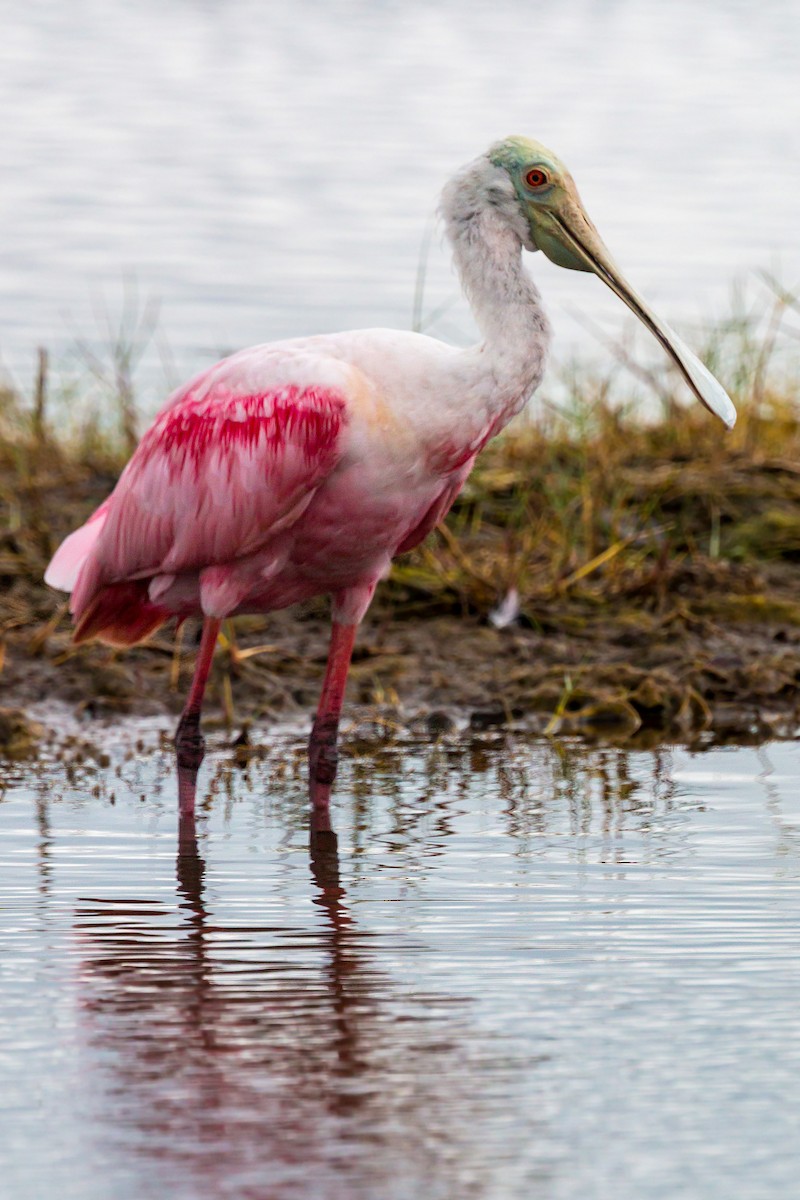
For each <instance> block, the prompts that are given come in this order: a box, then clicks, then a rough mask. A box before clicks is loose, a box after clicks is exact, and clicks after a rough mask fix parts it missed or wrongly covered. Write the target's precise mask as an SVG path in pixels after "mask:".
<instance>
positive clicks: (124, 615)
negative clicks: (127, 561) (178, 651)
mask: <svg viewBox="0 0 800 1200" xmlns="http://www.w3.org/2000/svg"><path fill="white" fill-rule="evenodd" d="M108 505H109V501H108V500H106V501H105V503H104V504H101V505H100V507H99V508H98V509H97V511H96V512H94V513H93V514H92V515H91V517H90V518H89V520H88V521H87V522H86V524H85V525H81V527H80V529H76V530H75V532H74V533H71V534H70V535H69V537H68V538H66V539H65V540H64V541H63V542H62V543H61V545H60V546H59V548H58V550H56V552H55V554H54V555H53V558H52V560H51V562H50V565H49V567H48V568H47V571H46V572H45V576H44V578H45V583H48V584H49V585H50V587H54V588H59V589H60V590H61V591H63V592H72V603H71V605H70V607H71V611H72V614H73V616H74V617H75V622H76V628H75V637H74V640H75V641H76V642H86V641H89V639H90V638H94V637H96V638H100V640H101V641H104V642H107V643H108V644H109V645H111V646H133V645H135V644H136V642H141V641H142V640H143V639H144V638H146V637H148V636H149V635H150V634H151V633H153V632H154V631H155V630H156V629H158V627H159V626H160V625H163V624H164V621H165V620H166V619H167V618H168V617H169V615H170V614H169V612H168V611H167V609H164V608H160V607H158V606H157V605H155V604H151V603H150V601H149V599H148V596H147V587H148V581H147V580H131V581H125V582H122V583H111V584H106V585H105V586H103V585H102V584H101V583H100V579H99V571H98V569H97V565H96V563H94V562H93V561H92V550H93V548H94V545H95V542H96V541H97V539H98V537H99V536H100V532H101V530H102V528H103V525H104V524H105V520H106V516H107V513H108Z"/></svg>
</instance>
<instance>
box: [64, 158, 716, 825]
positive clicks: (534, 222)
mask: <svg viewBox="0 0 800 1200" xmlns="http://www.w3.org/2000/svg"><path fill="white" fill-rule="evenodd" d="M441 212H442V215H443V218H444V223H445V227H446V232H447V235H448V238H449V241H450V243H451V246H452V249H453V255H454V260H455V265H456V269H457V271H458V274H459V277H460V280H461V283H462V285H463V287H464V289H465V291H466V293H467V295H468V297H469V299H470V301H471V303H472V307H473V311H474V315H475V318H476V321H477V323H478V326H479V328H480V331H481V334H482V341H481V342H480V344H479V345H476V346H474V347H472V348H469V349H466V350H459V349H455V348H453V347H450V346H447V345H444V344H443V343H441V342H439V341H436V340H434V339H432V338H429V337H425V336H422V335H420V334H414V333H405V332H399V331H395V330H385V329H370V330H360V331H354V332H347V333H338V334H331V335H325V336H317V337H308V338H300V339H295V340H291V341H284V342H275V343H272V344H269V345H264V346H256V347H254V348H253V349H250V350H244V351H242V352H240V353H238V354H234V355H233V356H232V357H230V358H227V359H224V360H223V361H222V362H220V363H217V364H216V365H215V366H213V367H211V368H210V369H209V370H206V371H204V372H202V373H201V374H200V375H198V376H196V377H195V378H194V379H192V380H191V381H190V382H189V383H187V384H186V385H184V386H183V387H181V388H179V389H178V390H177V391H176V392H174V393H173V395H172V396H171V397H170V398H169V400H168V401H167V403H166V405H165V407H164V408H163V409H162V411H161V412H160V414H159V415H158V417H157V418H156V420H155V421H154V423H153V425H152V426H151V427H150V428H149V429H148V431H147V433H145V435H144V437H143V438H142V440H141V442H140V444H139V446H138V447H137V449H136V451H135V453H134V454H133V457H132V458H131V460H130V462H129V463H128V465H127V466H126V468H125V470H124V471H123V473H122V475H121V477H120V480H119V483H118V484H117V486H116V488H115V489H114V491H113V493H112V494H111V496H109V498H108V499H107V500H106V501H105V503H104V504H102V505H101V506H100V508H99V509H98V510H97V511H96V512H95V513H94V514H93V516H92V517H90V519H89V521H88V522H87V523H86V524H85V525H83V526H82V527H81V528H80V529H78V530H77V531H76V532H75V533H73V534H72V535H71V536H70V537H68V538H67V539H66V541H65V542H64V543H63V544H62V545H61V547H60V548H59V550H58V551H57V553H56V554H55V556H54V558H53V560H52V562H51V563H50V566H49V568H48V571H47V574H46V576H45V578H46V580H47V582H48V583H50V584H51V585H52V586H53V587H56V588H61V589H62V590H64V591H71V592H72V603H71V610H72V613H73V616H74V620H75V623H76V629H75V641H76V642H84V641H87V640H88V639H89V638H99V639H100V640H102V641H104V642H107V643H109V644H111V645H113V646H130V645H133V644H135V643H136V642H139V641H141V640H143V639H144V638H146V637H148V635H150V634H151V633H153V631H154V630H156V629H158V627H159V626H160V625H162V624H163V623H164V622H165V621H168V620H169V619H170V618H172V617H177V618H179V619H183V618H185V617H189V616H199V617H201V618H202V621H203V632H202V639H201V642H200V649H199V653H198V657H197V663H196V667H195V672H194V678H193V681H192V685H191V689H190V691H189V695H188V698H187V701H186V705H185V707H184V710H183V714H182V716H181V718H180V722H179V725H178V728H177V733H176V739H175V740H176V747H177V753H178V764H179V768H180V767H183V768H184V769H186V770H188V771H190V772H192V771H193V772H194V775H195V776H196V772H197V767H198V766H199V762H200V760H201V759H202V754H203V739H202V735H201V733H200V712H201V706H202V702H203V693H204V690H205V686H206V682H207V679H208V674H209V669H210V666H211V660H212V656H213V653H214V647H215V645H216V641H217V635H218V633H219V628H220V622H221V621H222V620H223V619H225V618H227V617H233V616H236V615H237V614H240V613H265V612H270V611H272V610H273V609H279V608H285V607H287V606H289V605H292V604H296V603H298V602H299V601H301V600H306V599H308V598H309V597H311V596H315V595H318V594H319V593H329V594H330V595H331V598H332V617H333V629H332V636H331V643H330V653H329V657H328V664H327V669H326V672H325V679H324V682H323V685H322V694H321V698H320V701H319V707H318V709H317V713H316V718H315V720H314V724H313V728H312V731H311V737H310V741H309V752H308V753H309V791H310V798H311V802H312V804H313V805H314V806H315V808H317V809H325V808H327V806H328V804H329V799H330V792H331V786H332V784H333V781H334V777H335V774H336V765H337V736H338V727H339V718H340V713H341V709H342V702H343V698H344V691H345V684H346V681H347V673H348V668H349V665H350V658H351V654H352V650H353V644H354V641H355V637H356V630H357V628H358V625H359V622H360V621H361V619H362V617H363V616H364V614H365V612H366V611H367V608H368V606H369V603H370V601H371V599H372V596H373V593H374V591H375V587H376V585H377V583H378V581H379V580H380V579H381V578H382V577H383V576H385V575H386V573H387V572H388V570H389V568H390V565H391V562H392V559H393V558H394V557H395V556H396V555H398V554H402V553H404V552H405V551H406V550H410V549H411V548H412V547H413V546H416V545H417V544H418V543H419V542H421V541H422V540H423V538H424V537H426V535H427V534H428V533H430V531H431V530H432V529H433V528H434V527H435V526H436V525H437V524H438V523H439V522H440V521H441V520H442V519H443V517H444V516H445V514H446V513H447V511H448V509H449V508H450V506H451V505H452V503H453V501H454V499H455V498H456V496H457V495H458V493H459V492H460V491H461V489H462V487H463V486H464V482H465V480H466V479H467V476H468V475H469V473H470V471H471V469H472V465H473V463H474V462H475V458H476V456H477V455H478V454H479V453H480V451H481V449H482V448H483V447H484V446H485V445H486V443H487V442H488V441H489V439H490V438H492V437H494V436H495V435H496V434H497V433H499V432H500V430H501V429H502V428H503V427H504V426H505V425H506V424H507V423H508V421H510V420H511V418H512V417H513V416H514V415H515V414H516V413H518V412H520V410H521V409H522V408H523V407H524V405H525V404H526V402H527V401H528V399H529V398H530V397H531V395H532V394H533V392H534V390H535V389H536V387H537V386H538V384H539V382H540V381H541V378H542V374H543V370H544V363H545V355H546V350H547V345H548V341H549V329H548V324H547V320H546V318H545V315H544V312H543V310H542V307H541V302H540V298H539V293H538V291H537V290H536V287H535V286H534V284H533V281H532V280H531V278H530V277H529V275H528V274H527V272H526V270H525V269H524V267H523V264H522V261H521V258H522V256H521V251H522V250H523V249H525V250H529V251H535V250H542V251H544V253H545V254H546V255H547V256H548V257H549V258H551V259H552V260H553V261H554V262H556V263H558V264H559V265H560V266H563V267H568V268H571V269H573V270H578V271H593V272H595V273H596V274H597V275H598V276H599V277H600V278H601V279H602V280H603V282H604V283H606V284H607V285H608V286H609V287H610V288H612V290H613V291H614V292H616V293H617V295H618V296H619V297H620V298H621V299H622V300H624V301H625V303H626V304H627V305H628V306H629V307H630V308H631V309H632V311H633V312H634V313H635V314H636V315H637V316H638V317H639V318H640V320H642V321H643V322H644V324H645V325H646V326H647V327H648V328H649V329H650V331H651V332H652V333H653V334H654V335H655V336H656V338H657V339H658V341H659V342H660V343H661V345H662V346H663V347H664V349H665V350H666V351H667V352H668V353H669V354H670V355H671V357H672V358H673V360H674V361H675V363H676V365H677V366H678V368H679V370H680V371H681V373H682V375H683V377H684V378H685V380H686V382H687V383H688V385H689V387H690V388H691V390H692V392H693V393H694V395H695V396H696V397H697V398H698V399H699V400H700V401H701V402H702V403H703V404H705V405H706V407H707V408H709V409H710V410H711V411H712V412H714V413H716V414H717V415H718V416H719V417H720V418H721V419H722V420H723V421H724V422H725V424H726V425H728V426H732V425H733V422H734V421H735V419H736V413H735V410H734V408H733V405H732V403H731V401H730V399H729V398H728V396H727V395H726V393H725V392H724V390H723V389H722V388H721V387H720V385H719V384H718V383H717V381H716V380H715V379H714V378H713V376H711V375H710V374H709V372H708V371H707V370H706V368H705V367H704V366H703V365H702V364H701V363H700V362H699V361H698V360H697V359H696V358H695V357H694V355H693V354H692V353H691V351H690V350H688V349H687V348H686V346H684V345H683V343H682V342H680V340H679V339H678V338H677V337H676V335H675V334H674V333H672V331H671V330H670V329H669V328H668V327H667V326H666V325H665V324H664V323H663V322H662V321H660V320H659V319H658V318H657V317H656V316H655V315H654V314H653V313H652V312H651V311H650V310H649V309H648V308H647V306H646V305H645V303H644V301H643V300H642V299H641V298H640V297H639V296H638V295H637V294H636V293H635V292H634V291H633V290H632V288H631V287H630V286H629V285H628V284H627V283H626V282H625V280H624V279H623V277H622V275H621V274H620V272H619V270H618V269H617V267H616V266H615V265H614V262H613V260H612V259H611V257H610V255H609V253H608V251H607V250H606V248H605V246H604V245H603V242H602V241H601V239H600V237H599V235H598V233H597V231H596V230H595V228H594V226H593V225H592V224H591V222H590V221H589V219H588V217H587V216H586V214H585V212H584V210H583V206H582V204H581V201H580V198H579V196H578V193H577V190H576V188H575V184H574V183H573V181H572V178H571V176H570V175H569V173H568V172H567V170H566V169H565V167H564V166H563V165H562V164H561V163H560V162H559V160H558V159H557V158H556V156H555V155H554V154H552V153H551V152H550V151H549V150H547V149H546V148H545V147H544V146H542V145H540V144H539V143H537V142H533V141H528V140H526V139H523V138H507V139H506V140H505V141H502V142H498V143H496V144H495V145H493V146H492V147H490V149H489V150H488V151H487V152H486V153H485V154H483V155H481V156H480V157H479V158H477V159H476V160H475V161H474V162H472V163H470V164H469V165H467V166H466V167H464V168H463V169H462V170H461V171H459V172H458V173H457V174H456V175H455V176H454V177H453V178H452V179H451V180H450V182H449V183H448V184H447V186H446V188H445V190H444V194H443V197H442V205H441ZM193 803H194V789H193V786H192V787H191V788H189V787H185V788H182V789H181V811H182V812H189V811H191V809H192V807H193Z"/></svg>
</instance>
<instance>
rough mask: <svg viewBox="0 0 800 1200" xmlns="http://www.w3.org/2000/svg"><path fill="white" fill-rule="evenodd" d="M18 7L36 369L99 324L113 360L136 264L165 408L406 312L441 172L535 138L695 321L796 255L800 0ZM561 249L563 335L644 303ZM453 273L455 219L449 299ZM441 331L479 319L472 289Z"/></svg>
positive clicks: (90, 336)
mask: <svg viewBox="0 0 800 1200" xmlns="http://www.w3.org/2000/svg"><path fill="white" fill-rule="evenodd" d="M0 15H2V16H3V37H2V38H1V39H0V119H2V126H3V166H4V172H3V183H2V188H0V219H1V220H2V229H3V234H4V250H3V265H2V272H0V355H1V356H2V361H3V362H4V363H5V364H6V365H7V366H8V367H9V368H10V369H11V370H12V371H13V372H14V374H15V376H16V378H17V379H18V381H19V383H20V385H24V386H26V387H27V386H28V385H29V384H30V380H31V377H32V374H33V362H34V349H35V347H36V346H37V345H40V344H44V345H46V346H49V347H50V349H51V350H54V351H55V352H56V354H57V357H59V358H60V359H61V361H62V363H63V361H64V359H63V352H64V351H65V348H66V347H68V346H70V345H71V344H73V342H74V339H75V338H76V337H80V338H82V339H86V340H87V341H88V343H89V345H90V346H91V348H92V349H93V350H94V351H95V352H96V353H98V354H100V356H101V357H102V358H104V359H107V358H108V351H107V346H106V345H105V343H106V342H107V340H108V336H109V335H107V333H106V320H107V318H108V317H109V315H110V323H111V325H112V326H116V324H117V322H118V320H119V319H120V315H121V313H122V311H123V310H124V307H125V306H124V304H123V299H122V291H123V287H122V284H123V279H124V278H128V279H129V280H134V281H136V282H137V284H138V302H135V300H134V295H133V289H132V290H131V293H130V295H129V297H128V299H129V301H130V307H131V309H133V310H136V308H137V307H138V308H139V310H140V311H141V308H142V306H143V305H144V301H145V298H146V297H147V296H150V297H151V298H154V299H157V300H159V301H160V302H161V305H162V311H161V328H162V333H163V338H162V340H161V342H160V343H159V345H152V346H150V347H149V348H148V349H147V350H146V352H145V359H144V365H143V369H142V371H141V372H140V384H141V387H140V391H141V394H142V396H143V400H144V402H145V403H146V404H147V405H148V406H152V405H154V404H155V403H156V401H157V400H158V399H159V398H160V397H161V396H162V395H163V392H164V389H165V387H166V386H168V382H174V381H175V380H180V379H181V378H182V377H184V376H185V375H186V374H187V373H188V372H191V371H195V370H197V369H199V368H201V367H203V366H204V365H206V364H208V363H209V362H212V361H213V360H214V359H215V358H217V357H218V356H219V355H220V354H221V353H222V352H225V351H227V350H230V349H235V348H237V347H240V346H246V345H249V344H252V343H257V342H262V341H267V340H269V339H272V338H277V337H286V336H293V335H296V334H305V333H309V332H316V331H325V330H331V329H341V328H349V327H360V326H373V325H390V326H396V327H400V328H408V327H409V325H410V322H411V315H412V304H413V297H414V286H415V273H416V269H417V257H418V250H419V247H420V242H421V240H422V236H423V231H424V229H425V224H426V221H427V220H428V218H429V216H430V215H431V214H432V213H433V211H434V208H435V205H436V202H437V197H438V194H439V191H440V189H441V186H442V183H443V181H444V179H445V178H446V177H447V176H448V175H449V173H450V172H451V171H452V170H454V169H455V168H456V167H457V166H459V165H460V164H461V163H462V162H465V161H467V160H468V159H471V158H472V157H474V156H475V155H476V154H478V153H479V152H481V151H482V150H483V149H484V148H485V147H486V146H487V145H488V144H489V143H490V142H492V141H494V140H496V139H497V138H499V137H503V136H506V135H507V134H509V133H524V134H527V135H529V136H533V137H538V138H540V139H541V140H542V141H544V142H545V143H546V144H549V145H552V147H553V148H554V149H555V150H556V151H557V152H558V153H559V154H561V155H562V156H563V158H564V160H565V161H566V162H567V163H568V164H569V165H570V167H571V169H572V171H573V174H574V175H575V176H576V179H577V181H578V184H579V187H580V188H581V191H582V194H583V197H584V200H585V201H586V203H587V206H588V210H589V212H590V213H591V214H592V216H593V218H594V220H595V221H596V222H597V224H598V227H599V228H600V230H601V232H602V233H603V235H604V237H605V238H606V240H607V242H608V244H609V246H610V247H611V249H612V251H613V252H614V254H615V256H616V257H617V258H618V260H619V262H620V264H621V265H622V266H623V267H625V268H626V269H627V270H628V271H629V273H630V277H631V280H632V282H633V283H634V284H635V285H636V286H637V287H638V288H639V289H640V290H641V291H642V292H643V293H644V295H645V296H647V297H649V298H650V299H651V300H652V301H653V303H655V304H656V305H657V306H658V307H659V308H660V309H661V310H662V311H663V312H664V314H665V315H666V316H668V317H671V318H673V319H674V320H676V321H677V322H678V323H681V324H684V325H687V324H688V326H690V327H691V325H692V324H693V323H695V322H697V321H699V320H702V321H706V320H708V319H709V318H710V317H712V316H714V315H719V314H721V313H723V312H727V310H728V293H729V289H730V286H731V282H732V280H733V279H734V278H735V277H736V276H740V275H741V274H742V273H744V272H748V271H753V270H755V269H757V268H761V267H766V268H774V269H777V270H779V271H780V272H781V274H782V276H783V278H784V280H785V282H786V283H787V284H788V285H793V284H795V283H796V281H797V276H798V273H800V251H799V250H798V242H797V237H796V221H797V205H796V197H797V194H798V191H799V190H800V157H798V155H797V154H796V153H795V150H794V147H795V142H796V131H797V123H798V117H799V116H800V104H799V103H798V89H797V61H798V57H800V9H799V8H798V6H797V4H796V3H794V0H761V2H760V3H759V4H757V5H753V4H749V3H745V2H744V0H709V2H707V3H704V4H699V5H698V4H690V3H689V2H688V0H678V2H676V3H672V4H657V3H654V2H652V0H650V2H649V3H648V2H646V0H644V2H643V0H592V2H590V0H559V3H558V4H555V5H554V4H542V3H536V2H535V0H498V2H495V3H492V4H478V3H464V0H440V2H438V3H437V4H435V5H431V4H427V3H424V2H423V0H404V2H403V3H402V4H396V3H381V4H374V3H372V4H370V3H366V2H364V0H333V2H331V3H325V4H321V3H319V2H318V0H275V2H271V3H269V4H261V3H258V0H226V2H225V3H224V4H219V3H207V2H205V0H142V2H141V3H138V4H135V5H133V4H125V3H122V2H121V0H102V2H100V0H74V2H73V3H72V4H70V5H68V6H65V5H63V4H61V3H57V2H56V0H38V2H37V3H32V4H27V5H20V4H18V3H14V2H13V0H5V3H4V2H3V0H0ZM542 258H543V256H542V255H536V256H535V258H532V259H531V260H530V263H531V266H532V268H533V270H534V272H535V274H536V276H537V278H538V279H539V280H540V282H541V285H542V289H543V293H544V295H545V299H546V301H547V304H548V307H549V309H550V312H551V315H552V316H553V318H554V321H555V324H556V329H557V332H558V334H559V338H560V340H559V343H558V346H557V354H558V355H560V356H563V354H565V353H566V352H567V350H568V349H569V348H570V347H571V346H572V345H573V344H574V343H575V342H580V343H581V344H582V345H583V346H584V347H586V346H588V347H591V349H592V350H593V351H595V352H597V353H598V354H599V353H600V351H599V349H598V348H597V345H596V343H595V341H594V339H593V338H591V337H590V336H589V335H587V334H584V332H583V329H582V326H581V325H580V324H579V323H577V322H576V321H575V320H574V319H573V318H572V317H570V316H569V315H568V314H566V313H565V311H564V309H565V307H568V308H570V309H575V308H577V309H579V310H581V312H582V313H583V314H586V315H588V316H589V317H591V318H592V319H593V320H594V321H598V320H599V321H600V322H601V324H603V325H606V326H610V327H611V328H612V329H615V330H616V329H618V328H619V324H620V322H621V320H622V318H623V313H624V311H625V310H623V309H622V307H621V306H620V304H619V302H618V301H617V300H616V299H615V298H614V297H613V296H611V295H610V293H608V292H607V291H606V289H605V288H604V287H603V286H602V284H600V283H599V282H598V281H596V280H594V279H592V278H587V277H586V276H580V275H576V274H575V273H574V272H566V271H562V270H559V269H558V268H556V267H553V266H552V265H551V264H549V263H547V262H543V261H541V260H542ZM455 294H456V288H455V284H454V280H453V277H452V274H451V272H450V269H449V265H448V263H447V256H446V254H445V253H444V252H443V251H442V250H440V249H439V247H438V243H437V242H436V240H434V244H433V247H432V251H431V260H430V263H429V270H428V277H427V286H426V304H425V312H426V315H427V317H428V318H429V319H430V318H431V317H432V316H433V314H434V310H435V309H436V308H437V307H438V306H439V305H440V304H443V303H444V304H449V303H450V301H451V300H452V299H453V298H454V296H455ZM430 329H431V332H433V333H435V334H437V335H439V336H443V337H445V338H447V339H450V340H454V341H456V342H463V341H464V340H465V339H466V340H468V339H469V338H470V336H471V324H470V320H469V318H468V315H467V313H466V310H465V307H464V306H463V304H461V305H459V304H456V306H455V307H454V308H452V309H448V311H447V312H446V313H445V314H444V316H443V317H442V318H441V319H439V320H438V321H434V322H433V324H432V325H431V326H430ZM110 336H111V337H112V338H113V333H112V334H111V335H110ZM165 341H166V342H167V343H168V346H169V353H167V351H166V349H165V346H164V342H165ZM162 355H163V357H164V359H165V361H166V364H167V365H166V368H165V370H164V371H162V368H161V365H160V364H161V358H162ZM77 363H78V365H77V366H76V367H75V368H74V369H75V371H76V372H77V376H78V379H79V382H80V389H79V390H80V392H81V393H84V392H85V391H86V384H87V377H88V375H89V372H88V371H87V370H86V367H85V363H84V360H83V358H82V357H81V356H80V355H79V356H77ZM67 374H68V377H70V376H71V372H67ZM165 375H166V376H167V378H166V379H165Z"/></svg>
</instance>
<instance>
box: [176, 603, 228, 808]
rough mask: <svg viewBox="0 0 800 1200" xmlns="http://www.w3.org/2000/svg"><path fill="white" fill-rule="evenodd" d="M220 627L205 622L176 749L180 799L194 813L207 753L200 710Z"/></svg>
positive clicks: (213, 621)
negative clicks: (200, 775)
mask: <svg viewBox="0 0 800 1200" xmlns="http://www.w3.org/2000/svg"><path fill="white" fill-rule="evenodd" d="M219 627H220V622H219V621H218V620H217V619H216V618H215V617H207V618H206V620H205V621H204V622H203V636H202V638H201V639H200V649H199V650H198V652H197V662H196V663H195V668H194V676H193V678H192V686H191V688H190V689H189V695H188V697H187V699H186V704H185V705H184V709H183V712H182V713H181V719H180V721H179V722H178V728H177V730H176V731H175V749H176V751H177V755H178V801H179V806H180V811H181V812H182V813H190V812H194V795H195V784H196V782H197V772H198V770H199V768H200V764H201V762H202V761H203V755H204V754H205V740H204V738H203V735H202V733H201V732H200V710H201V709H202V707H203V695H204V693H205V690H206V684H207V683H208V675H209V672H210V670H211V660H212V659H213V657H214V649H215V647H216V645H217V635H218V633H219Z"/></svg>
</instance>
